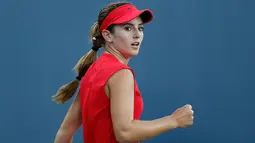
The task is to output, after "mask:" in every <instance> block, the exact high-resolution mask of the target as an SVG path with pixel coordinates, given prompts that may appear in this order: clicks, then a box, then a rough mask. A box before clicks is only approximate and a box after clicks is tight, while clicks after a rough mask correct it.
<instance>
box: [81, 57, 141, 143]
mask: <svg viewBox="0 0 255 143" xmlns="http://www.w3.org/2000/svg"><path fill="white" fill-rule="evenodd" d="M121 69H129V70H131V71H132V73H133V75H134V71H133V70H132V69H131V68H130V67H128V66H127V65H125V64H123V63H121V62H120V61H119V60H118V59H117V58H116V57H114V56H113V55H111V54H107V53H103V54H102V55H101V56H100V57H99V58H98V59H97V61H96V62H95V63H93V64H92V65H91V66H90V67H89V69H88V71H87V72H86V74H85V75H84V77H83V78H82V80H81V83H80V103H81V112H82V131H83V138H84V143H118V142H117V140H116V138H115V135H114V131H113V125H112V120H111V112H110V100H109V98H108V96H107V95H106V93H105V91H104V85H105V84H106V83H107V80H108V79H109V78H110V77H111V76H112V75H113V74H114V73H116V72H118V71H119V70H121ZM134 77H135V76H134ZM142 111H143V100H142V96H141V94H140V91H139V89H138V86H137V83H136V80H135V78H134V115H133V116H134V120H138V119H140V116H141V114H142Z"/></svg>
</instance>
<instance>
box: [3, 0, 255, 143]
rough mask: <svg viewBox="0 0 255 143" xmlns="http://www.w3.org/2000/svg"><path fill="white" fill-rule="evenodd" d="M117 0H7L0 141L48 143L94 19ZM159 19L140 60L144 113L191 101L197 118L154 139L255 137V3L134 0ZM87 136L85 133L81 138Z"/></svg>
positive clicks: (200, 142)
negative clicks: (57, 98)
mask: <svg viewBox="0 0 255 143" xmlns="http://www.w3.org/2000/svg"><path fill="white" fill-rule="evenodd" d="M106 2H108V1H94V2H92V1H89V2H88V1H85V0H73V1H67V0H55V1H52V0H36V1H32V0H23V1H21V0H19V1H18V0H16V1H15V0H9V1H1V2H0V16H1V22H0V48H1V52H0V64H1V74H0V77H1V82H0V88H1V101H0V102H1V104H0V111H1V118H0V127H1V130H0V139H1V141H0V142H4V143H18V142H19V143H20V142H24V143H34V142H36V143H49V142H52V141H53V139H54V136H55V133H56V131H57V129H58V127H59V125H60V124H61V122H62V120H63V117H64V115H65V113H66V111H67V109H68V108H69V105H70V103H71V101H69V102H68V103H67V104H65V105H57V104H55V103H54V102H51V99H50V97H51V96H52V95H53V94H54V93H55V92H56V91H57V89H58V87H59V86H60V85H62V84H64V83H66V82H69V81H70V80H72V79H74V78H75V75H74V74H73V72H72V71H71V70H72V68H73V66H74V65H75V64H76V62H77V60H78V59H79V58H80V57H81V56H82V55H83V54H84V53H86V52H87V51H88V50H89V48H90V46H91V45H90V44H89V42H88V40H87V37H88V32H89V29H90V26H91V25H92V24H93V23H94V21H95V20H96V18H97V14H98V12H99V10H100V9H101V8H102V7H103V6H104V4H105V3H106ZM131 2H133V3H134V4H136V5H137V6H138V7H139V8H150V9H152V10H153V11H154V14H155V19H154V21H153V22H152V23H150V24H149V25H146V27H145V39H144V43H143V45H142V49H141V52H140V54H139V56H138V57H136V58H134V59H133V60H132V61H131V64H130V66H132V67H133V68H134V70H135V72H136V75H137V81H138V84H139V87H140V89H141V92H142V94H143V97H144V101H145V111H144V113H143V116H142V118H143V119H146V120H148V119H155V118H158V117H162V116H164V115H167V114H171V113H172V112H173V111H174V110H175V109H176V108H178V107H181V106H183V105H185V104H187V103H190V104H192V105H193V109H194V111H195V122H194V125H193V126H192V127H190V128H187V129H177V130H174V131H171V132H168V133H165V134H163V135H160V136H158V137H155V138H153V139H150V140H148V141H145V142H146V143H152V142H153V143H155V142H157V143H169V142H172V143H187V142H189V143H191V142H194V143H215V142H217V143H254V142H255V138H254V137H252V135H254V128H255V124H254V120H255V110H254V105H253V101H254V100H255V97H254V95H255V91H254V89H255V83H254V82H255V76H254V73H255V64H254V62H255V56H254V54H255V49H254V48H255V44H254V39H255V36H254V35H255V28H254V25H255V19H254V13H255V10H254V9H253V7H254V4H255V2H254V1H248V0H242V1H241V0H213V1H209V0H193V1H191V0H171V1H170V0H161V1H155V0H154V1H148V0H139V1H138V0H136V1H135V0H133V1H131ZM78 142H82V136H81V130H79V131H78V132H77V134H76V135H75V139H74V143H78Z"/></svg>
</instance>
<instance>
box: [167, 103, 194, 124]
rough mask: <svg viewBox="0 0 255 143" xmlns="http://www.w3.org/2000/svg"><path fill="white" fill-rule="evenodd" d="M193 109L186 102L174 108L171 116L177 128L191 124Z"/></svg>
mask: <svg viewBox="0 0 255 143" xmlns="http://www.w3.org/2000/svg"><path fill="white" fill-rule="evenodd" d="M193 115H194V111H193V110H192V106H191V105H189V104H187V105H185V106H183V107H180V108H178V109H176V110H175V111H174V112H173V113H172V114H171V117H172V118H173V119H174V120H175V122H176V126H177V128H185V127H188V126H191V125H192V124H193V119H194V116H193Z"/></svg>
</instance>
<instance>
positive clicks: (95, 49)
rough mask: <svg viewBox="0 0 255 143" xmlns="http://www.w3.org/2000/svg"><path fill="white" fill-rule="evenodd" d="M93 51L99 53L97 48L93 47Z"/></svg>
mask: <svg viewBox="0 0 255 143" xmlns="http://www.w3.org/2000/svg"><path fill="white" fill-rule="evenodd" d="M91 49H92V50H93V51H98V49H99V48H96V47H94V46H93V47H92V48H91Z"/></svg>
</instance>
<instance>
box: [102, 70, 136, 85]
mask: <svg viewBox="0 0 255 143" xmlns="http://www.w3.org/2000/svg"><path fill="white" fill-rule="evenodd" d="M133 83H134V76H133V73H132V71H131V70H130V69H127V68H124V69H121V70H119V71H117V72H116V73H114V74H113V75H112V76H111V77H110V78H109V80H108V82H107V84H108V87H109V88H119V87H121V86H125V85H130V86H132V85H133Z"/></svg>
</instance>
